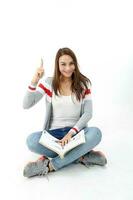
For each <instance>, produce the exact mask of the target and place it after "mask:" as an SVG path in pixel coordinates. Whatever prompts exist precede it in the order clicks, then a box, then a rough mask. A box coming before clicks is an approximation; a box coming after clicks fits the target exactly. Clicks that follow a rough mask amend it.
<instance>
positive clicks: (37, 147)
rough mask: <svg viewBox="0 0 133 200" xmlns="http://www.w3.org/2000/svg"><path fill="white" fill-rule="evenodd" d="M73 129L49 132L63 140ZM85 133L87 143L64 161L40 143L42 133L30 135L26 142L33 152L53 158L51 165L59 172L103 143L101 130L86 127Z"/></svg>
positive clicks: (70, 152)
mask: <svg viewBox="0 0 133 200" xmlns="http://www.w3.org/2000/svg"><path fill="white" fill-rule="evenodd" d="M71 128H72V127H64V128H60V129H54V130H48V132H49V133H50V134H51V135H53V136H54V137H56V138H58V139H62V138H63V137H64V136H65V135H66V134H67V133H68V132H69V130H70V129H71ZM84 131H85V139H86V142H85V143H84V144H81V145H79V146H77V147H75V148H74V149H72V150H71V151H69V152H68V153H67V154H66V155H65V157H64V158H63V159H61V158H60V157H59V156H58V154H57V153H55V152H53V151H52V150H50V149H48V148H46V147H44V146H43V145H41V144H40V143H39V139H40V137H41V134H42V131H39V132H35V133H32V134H30V135H29V136H28V138H27V141H26V142H27V146H28V148H29V149H30V150H31V151H32V152H34V153H37V154H40V155H44V156H46V157H49V158H51V165H52V166H53V168H54V169H55V170H58V169H60V168H62V167H65V166H67V165H69V164H70V163H73V162H75V161H76V160H77V159H79V158H80V157H81V156H83V155H85V154H86V153H88V152H89V151H91V150H92V149H93V148H94V147H95V146H96V145H97V144H98V143H99V142H100V141H101V138H102V133H101V131H100V129H99V128H97V127H86V128H84Z"/></svg>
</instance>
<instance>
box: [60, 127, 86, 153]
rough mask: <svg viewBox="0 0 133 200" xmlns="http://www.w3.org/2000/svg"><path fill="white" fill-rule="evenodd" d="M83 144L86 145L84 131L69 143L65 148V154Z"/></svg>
mask: <svg viewBox="0 0 133 200" xmlns="http://www.w3.org/2000/svg"><path fill="white" fill-rule="evenodd" d="M82 143H85V136H84V131H83V130H82V131H80V132H79V133H78V134H77V135H75V136H74V137H72V138H71V140H70V141H69V143H68V144H66V145H65V146H64V148H63V152H64V153H66V152H67V151H69V150H71V149H73V148H74V147H76V146H78V145H80V144H82Z"/></svg>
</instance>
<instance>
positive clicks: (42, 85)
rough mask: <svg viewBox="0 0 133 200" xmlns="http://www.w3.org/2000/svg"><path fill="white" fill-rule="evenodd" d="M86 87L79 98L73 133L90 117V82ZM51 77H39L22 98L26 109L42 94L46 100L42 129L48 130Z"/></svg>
mask: <svg viewBox="0 0 133 200" xmlns="http://www.w3.org/2000/svg"><path fill="white" fill-rule="evenodd" d="M87 87H88V89H84V93H83V95H82V99H81V113H80V118H79V120H78V121H77V123H76V124H75V125H74V127H72V128H71V130H70V131H72V132H73V134H76V133H78V132H79V131H80V130H82V129H83V128H85V127H87V126H88V125H87V123H88V121H89V120H90V119H91V118H92V100H91V88H90V84H88V85H87ZM52 94H53V88H52V78H51V77H48V78H46V79H41V80H40V81H39V83H38V84H37V85H29V86H28V89H27V91H26V94H25V96H24V99H23V108H24V109H28V108H30V107H32V106H34V105H35V104H36V103H37V102H38V101H39V100H40V99H42V97H43V96H45V102H46V113H47V114H46V116H45V121H44V124H43V130H44V129H45V130H49V128H50V117H51V113H52Z"/></svg>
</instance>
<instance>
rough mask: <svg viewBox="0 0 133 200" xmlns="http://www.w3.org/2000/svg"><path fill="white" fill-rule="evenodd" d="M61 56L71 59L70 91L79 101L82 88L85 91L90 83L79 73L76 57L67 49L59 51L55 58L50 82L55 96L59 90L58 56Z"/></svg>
mask: <svg viewBox="0 0 133 200" xmlns="http://www.w3.org/2000/svg"><path fill="white" fill-rule="evenodd" d="M63 55H69V56H71V58H72V59H73V62H74V65H75V70H74V72H73V74H72V77H71V78H72V85H71V89H72V92H73V93H74V94H75V95H76V98H77V100H79V101H80V99H81V94H82V93H83V90H84V88H83V86H84V87H85V88H86V89H87V82H89V83H90V84H91V81H90V80H89V79H88V78H87V77H86V76H84V75H83V74H82V73H81V72H80V71H79V67H78V62H77V58H76V55H75V54H74V52H73V51H72V50H71V49H69V48H67V47H65V48H61V49H59V50H58V52H57V54H56V57H55V69H54V76H53V82H52V86H53V89H54V92H55V94H56V95H58V93H57V91H58V90H59V88H60V87H59V86H60V75H61V72H60V71H59V58H60V56H63Z"/></svg>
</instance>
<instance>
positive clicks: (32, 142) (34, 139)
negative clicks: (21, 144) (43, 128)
mask: <svg viewBox="0 0 133 200" xmlns="http://www.w3.org/2000/svg"><path fill="white" fill-rule="evenodd" d="M40 136H41V135H40V134H39V133H32V134H30V135H29V136H28V137H27V139H26V144H27V146H28V148H29V149H30V150H31V151H32V150H34V149H35V148H36V146H37V145H38V142H39V138H40Z"/></svg>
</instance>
